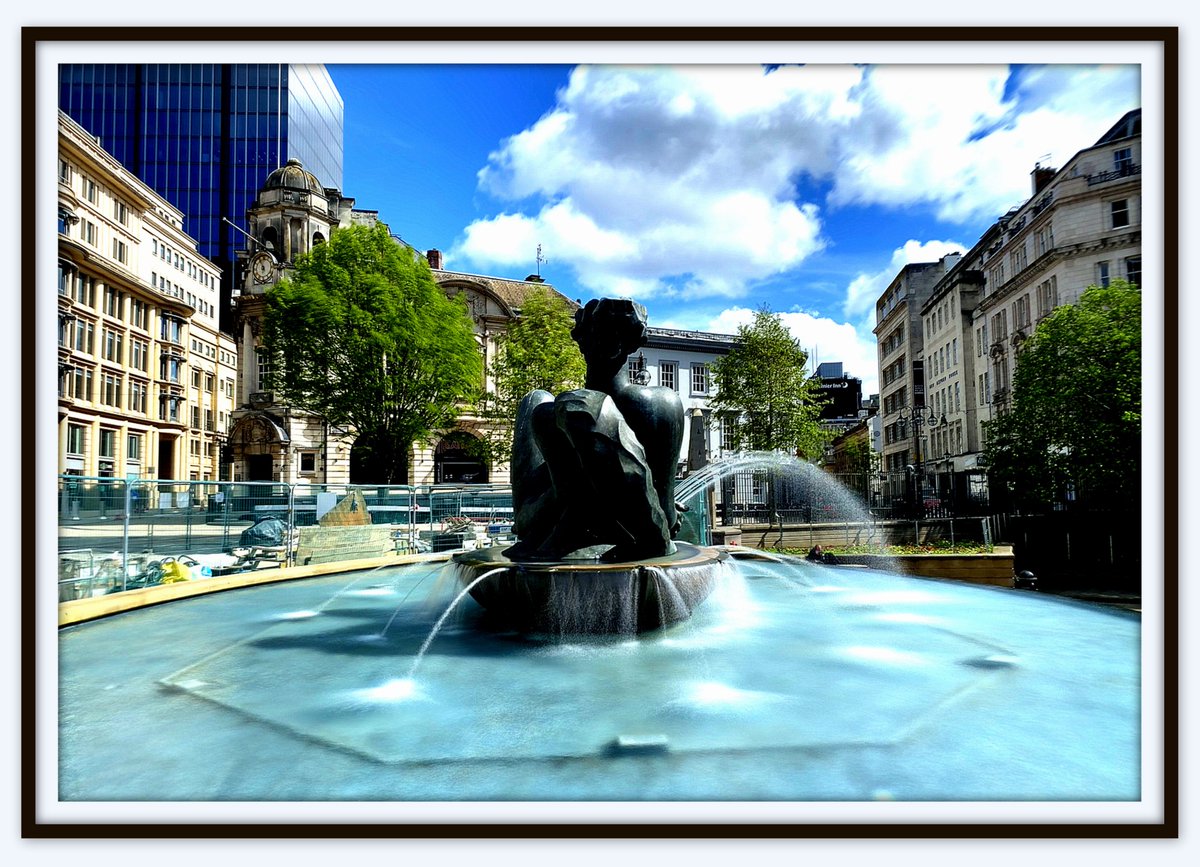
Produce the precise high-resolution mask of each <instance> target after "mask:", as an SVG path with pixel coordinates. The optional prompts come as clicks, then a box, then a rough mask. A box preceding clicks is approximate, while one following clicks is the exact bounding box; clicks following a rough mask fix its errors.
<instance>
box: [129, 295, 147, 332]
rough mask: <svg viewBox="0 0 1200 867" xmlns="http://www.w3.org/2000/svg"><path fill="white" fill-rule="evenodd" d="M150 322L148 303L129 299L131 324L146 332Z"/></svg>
mask: <svg viewBox="0 0 1200 867" xmlns="http://www.w3.org/2000/svg"><path fill="white" fill-rule="evenodd" d="M149 321H150V315H149V307H148V306H147V304H146V302H145V301H143V300H141V299H140V298H131V299H129V324H130V325H132V326H133V327H134V328H141V329H142V330H143V331H144V330H146V326H147V324H148V323H149Z"/></svg>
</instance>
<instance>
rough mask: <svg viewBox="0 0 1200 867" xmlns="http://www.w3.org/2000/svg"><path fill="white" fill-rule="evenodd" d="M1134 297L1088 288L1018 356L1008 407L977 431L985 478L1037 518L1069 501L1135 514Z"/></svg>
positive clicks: (1137, 377)
mask: <svg viewBox="0 0 1200 867" xmlns="http://www.w3.org/2000/svg"><path fill="white" fill-rule="evenodd" d="M1141 300H1142V299H1141V292H1140V291H1139V290H1138V288H1137V287H1136V286H1133V285H1131V284H1128V283H1125V282H1124V281H1119V280H1118V281H1113V283H1112V284H1111V285H1110V286H1108V287H1106V288H1101V287H1098V286H1092V287H1089V288H1088V289H1087V291H1085V292H1084V293H1083V295H1082V296H1081V297H1080V299H1079V303H1077V304H1071V305H1066V306H1063V307H1059V308H1058V309H1056V310H1055V311H1054V312H1053V313H1051V314H1050V315H1049V316H1048V317H1046V318H1045V319H1044V320H1042V321H1041V322H1040V323H1039V324H1038V326H1037V328H1036V329H1035V330H1034V332H1033V335H1032V336H1031V337H1030V338H1029V340H1028V341H1026V343H1025V345H1024V346H1023V347H1022V349H1021V351H1020V354H1019V356H1018V360H1017V366H1016V371H1015V373H1014V375H1013V405H1012V408H1011V410H1010V411H1009V412H1007V413H1005V414H1003V415H1001V416H999V417H998V418H996V419H994V420H993V421H991V422H989V423H988V424H987V426H986V431H987V440H988V442H987V449H986V457H987V460H988V462H989V465H990V466H991V473H990V475H991V478H992V479H993V480H994V481H998V482H1000V483H1003V484H1007V485H1010V486H1011V488H1012V490H1013V491H1014V492H1015V494H1016V496H1017V498H1018V502H1019V503H1021V504H1022V505H1024V506H1026V507H1028V508H1036V507H1041V506H1045V505H1048V504H1051V503H1056V502H1059V503H1061V502H1065V501H1066V500H1067V499H1068V491H1071V492H1073V494H1074V496H1075V498H1076V499H1077V500H1078V501H1079V502H1081V503H1086V504H1088V505H1090V506H1092V507H1100V508H1126V507H1129V508H1136V505H1137V498H1138V492H1139V489H1140V478H1141V429H1142V424H1141V417H1142V398H1141V394H1142V376H1141V357H1142V308H1141Z"/></svg>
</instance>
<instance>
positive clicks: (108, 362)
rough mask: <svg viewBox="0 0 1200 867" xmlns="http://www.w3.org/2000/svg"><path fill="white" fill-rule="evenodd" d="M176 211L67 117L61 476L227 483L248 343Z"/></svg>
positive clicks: (61, 230)
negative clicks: (222, 477) (223, 310)
mask: <svg viewBox="0 0 1200 867" xmlns="http://www.w3.org/2000/svg"><path fill="white" fill-rule="evenodd" d="M220 280H221V274H220V271H219V270H218V269H217V268H216V266H215V265H213V263H212V262H210V261H209V260H207V259H205V258H204V257H203V256H201V255H199V253H198V252H197V249H196V242H195V240H193V239H192V238H191V237H190V236H189V235H188V234H186V232H185V231H184V218H183V215H182V213H180V212H179V211H178V210H177V209H176V208H174V207H173V206H171V205H170V204H169V203H168V202H167V201H166V200H165V199H163V198H162V197H161V196H159V195H158V194H157V193H155V192H154V191H153V190H151V189H150V188H149V187H148V186H147V185H145V184H144V183H142V182H141V181H140V180H139V179H138V178H137V177H136V176H134V175H133V174H132V173H131V172H129V171H127V170H126V169H125V168H124V166H122V165H121V164H120V163H119V162H118V161H117V160H116V159H115V158H114V157H113V156H112V155H111V154H109V153H108V152H106V151H105V150H104V149H103V148H101V147H100V145H99V143H98V142H97V141H96V139H95V137H94V136H92V135H91V134H89V133H88V132H86V131H85V130H84V129H83V128H82V127H81V126H80V125H79V124H77V123H75V121H73V120H71V119H70V118H69V117H67V115H66V114H65V113H62V112H60V113H59V118H58V421H59V455H58V470H59V472H60V473H61V474H64V475H76V476H82V477H99V478H143V479H147V478H149V479H187V480H195V481H211V480H216V479H218V478H219V468H220V461H221V453H222V447H223V446H224V430H225V424H226V422H227V420H228V417H229V415H230V413H231V412H232V410H233V405H234V397H233V391H234V388H233V381H234V377H235V375H236V371H237V367H236V347H235V346H234V345H233V343H232V341H231V340H229V338H228V337H227V336H225V335H223V334H222V333H221V332H220V330H219V328H218V315H219V309H218V307H219V286H220Z"/></svg>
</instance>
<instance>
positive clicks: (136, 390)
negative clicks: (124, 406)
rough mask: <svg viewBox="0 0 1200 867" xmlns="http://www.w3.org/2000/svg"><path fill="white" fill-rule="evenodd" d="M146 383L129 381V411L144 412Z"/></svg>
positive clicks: (143, 413)
mask: <svg viewBox="0 0 1200 867" xmlns="http://www.w3.org/2000/svg"><path fill="white" fill-rule="evenodd" d="M146 393H147V389H146V384H145V383H143V382H135V381H134V380H130V381H129V411H130V412H137V413H141V414H142V415H145V414H146Z"/></svg>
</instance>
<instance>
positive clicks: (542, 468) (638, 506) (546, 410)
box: [507, 298, 683, 562]
mask: <svg viewBox="0 0 1200 867" xmlns="http://www.w3.org/2000/svg"><path fill="white" fill-rule="evenodd" d="M571 336H572V337H573V338H574V339H575V342H576V343H578V344H579V348H580V350H581V351H582V352H583V357H584V359H585V360H586V362H587V379H586V381H585V382H584V387H583V388H579V389H574V390H572V391H567V392H564V393H562V394H560V395H558V396H557V397H555V396H554V395H552V394H550V393H549V392H548V391H542V390H538V391H533V392H530V393H529V394H528V395H526V396H525V398H524V399H523V400H522V401H521V405H520V408H519V409H518V411H517V418H516V429H515V432H514V438H513V460H512V478H513V510H514V518H515V522H514V528H513V529H514V532H515V533H516V535H517V538H518V540H519V541H518V542H517V544H516V545H514V546H513V547H512V548H510V549H509V550H508V552H507V555H508V556H509V557H510V558H512V559H514V560H517V559H524V560H539V561H550V560H562V559H596V558H598V559H602V560H605V561H608V562H616V561H620V562H624V561H630V560H638V559H647V558H653V557H661V556H666V555H668V554H673V553H675V543H674V542H673V541H672V539H673V538H674V536H675V534H676V533H677V532H678V530H679V523H680V522H679V517H678V507H677V505H676V503H675V468H676V464H677V462H678V460H679V449H680V445H681V444H682V442H683V404H682V403H681V402H680V400H679V395H678V394H676V393H675V391H674V390H672V389H668V388H662V387H658V386H644V385H634V384H632V383H630V382H629V381H628V376H627V374H626V368H625V362H626V359H627V357H628V356H629V355H630V354H631V353H633V352H636V351H637V350H638V349H639V348H641V347H642V346H644V345H645V344H646V309H645V308H644V307H643V306H642V305H640V304H637V303H635V302H633V301H629V300H624V299H611V298H605V299H602V300H599V301H595V300H594V301H589V302H588V303H587V305H586V306H584V307H583V308H581V309H580V310H578V311H576V313H575V327H574V329H572V331H571Z"/></svg>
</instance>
